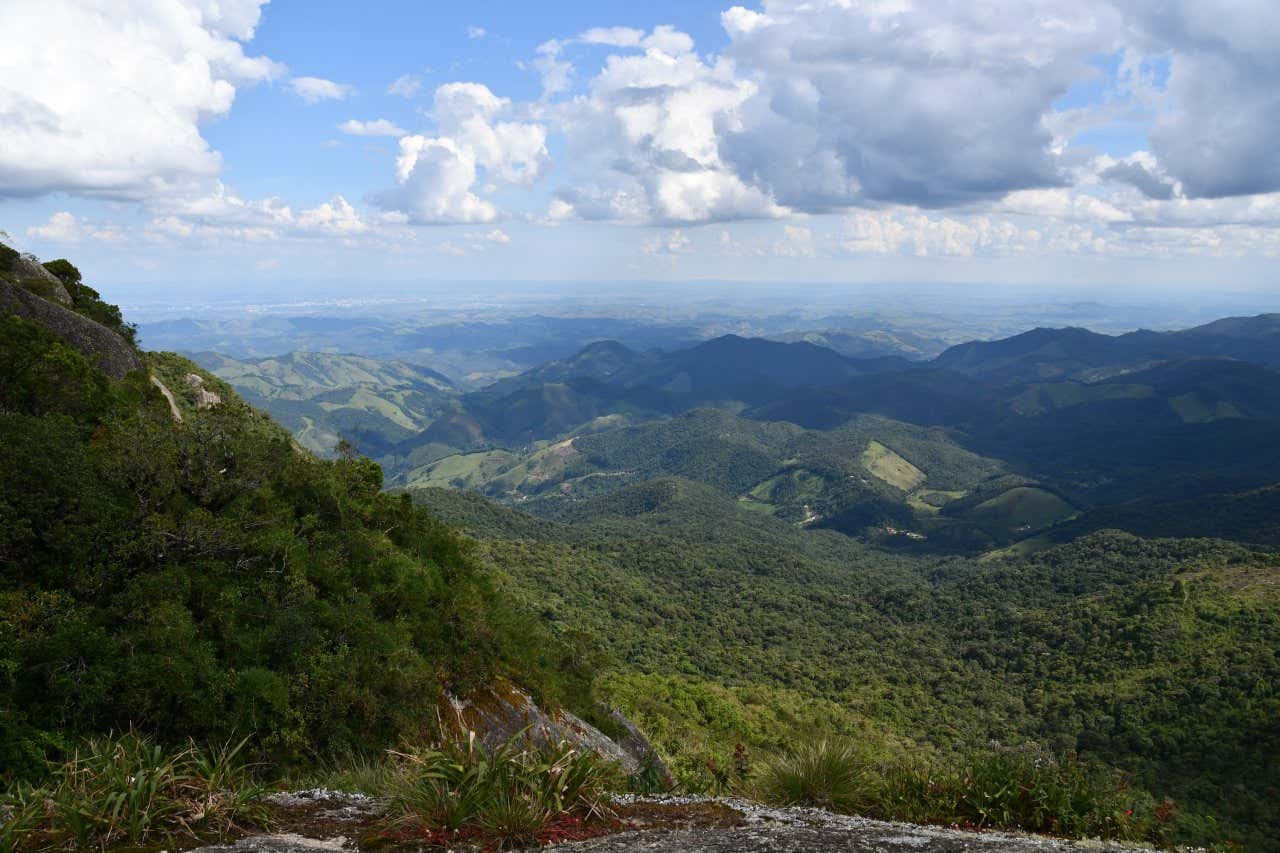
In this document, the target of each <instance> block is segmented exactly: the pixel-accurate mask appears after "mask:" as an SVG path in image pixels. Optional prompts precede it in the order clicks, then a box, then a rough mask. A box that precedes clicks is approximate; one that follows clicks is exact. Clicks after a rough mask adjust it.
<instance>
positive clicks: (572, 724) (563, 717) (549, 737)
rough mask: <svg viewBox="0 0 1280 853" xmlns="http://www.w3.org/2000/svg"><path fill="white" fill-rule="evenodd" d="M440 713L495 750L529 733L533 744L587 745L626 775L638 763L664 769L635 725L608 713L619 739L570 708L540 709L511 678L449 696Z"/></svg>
mask: <svg viewBox="0 0 1280 853" xmlns="http://www.w3.org/2000/svg"><path fill="white" fill-rule="evenodd" d="M445 701H446V702H447V704H448V707H447V709H445V713H444V714H443V715H442V716H443V717H444V718H445V719H447V720H449V721H450V722H452V723H453V724H454V726H455V727H456V728H457V729H458V730H459V732H460V733H461V732H467V731H472V732H475V733H476V736H477V737H479V739H480V741H481V743H483V744H484V745H485V746H486V747H488V748H489V749H494V748H497V747H499V746H501V745H503V744H505V743H506V742H508V741H509V740H511V739H512V738H514V737H517V736H523V737H528V738H529V739H530V740H532V741H533V742H534V743H537V744H547V743H558V742H560V741H568V742H569V743H571V744H573V745H574V746H576V747H578V748H580V749H589V750H591V751H593V752H595V753H597V754H598V755H600V756H601V757H603V758H605V759H606V760H609V761H616V762H618V763H619V764H620V765H622V769H623V771H624V772H626V773H628V774H635V773H638V772H639V771H640V770H641V768H642V767H644V766H646V765H649V766H652V765H653V763H654V762H657V764H658V772H659V773H661V774H666V773H667V769H666V767H665V766H663V765H662V763H661V759H659V758H658V756H657V753H656V752H654V749H653V746H652V745H650V743H649V741H648V740H647V739H646V738H645V736H644V734H643V733H642V732H641V731H640V729H639V728H637V727H636V725H635V724H634V723H632V722H631V721H630V720H628V719H627V718H626V717H624V716H622V715H621V714H619V713H618V712H616V711H612V712H609V714H610V717H611V718H612V719H613V721H614V722H615V723H616V724H617V726H618V728H619V730H620V731H622V732H623V733H624V734H623V735H622V736H621V737H619V738H618V739H617V740H614V739H613V738H610V737H609V736H608V735H606V734H605V733H604V732H602V731H600V730H599V729H597V728H596V727H595V726H593V725H591V724H590V723H588V722H587V721H586V720H583V719H582V718H581V717H578V716H577V715H575V714H572V713H570V712H569V711H566V710H563V709H560V710H556V711H551V712H547V711H544V710H543V709H541V708H539V707H538V705H537V703H536V702H534V701H533V697H531V696H530V695H529V694H528V693H526V692H524V691H523V690H521V689H520V688H518V687H516V686H515V685H513V684H510V683H509V682H498V683H497V684H494V685H493V686H491V687H486V688H483V689H481V690H477V691H475V692H473V693H471V694H469V695H468V696H467V697H466V698H462V699H459V698H457V697H454V696H448V697H446V700H445Z"/></svg>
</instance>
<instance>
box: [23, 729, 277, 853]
mask: <svg viewBox="0 0 1280 853" xmlns="http://www.w3.org/2000/svg"><path fill="white" fill-rule="evenodd" d="M246 743H247V740H243V741H240V742H239V743H233V742H227V743H226V744H223V745H222V746H220V747H215V748H213V749H202V748H200V747H198V746H196V745H195V744H194V743H192V744H189V745H188V746H187V747H185V748H183V749H180V750H176V751H175V750H165V749H164V748H162V747H161V746H159V745H157V744H155V743H153V742H152V741H151V740H149V739H148V738H145V737H142V736H140V735H137V734H133V733H129V734H125V735H121V736H118V737H102V738H93V739H90V740H87V741H85V743H84V744H83V746H81V747H80V748H78V749H77V750H76V751H75V752H74V753H73V754H72V756H71V757H70V758H68V759H67V760H66V761H64V762H62V763H61V764H56V765H54V766H52V767H51V768H50V775H49V782H48V783H47V784H46V785H44V786H43V787H30V786H26V787H20V788H16V789H14V790H13V791H10V792H9V793H7V794H6V795H5V796H4V797H3V799H0V853H15V851H25V850H43V849H59V848H64V847H71V848H74V849H89V848H94V847H96V848H99V849H102V848H105V847H108V846H110V845H113V844H120V843H129V844H143V843H148V842H151V841H154V840H157V839H171V838H178V837H188V838H201V837H210V836H213V837H224V836H225V835H226V834H228V833H229V832H231V831H232V830H234V829H236V828H237V827H239V826H240V825H242V824H260V823H262V822H264V820H265V817H266V815H265V811H264V807H263V806H262V805H261V803H260V799H261V796H262V794H263V793H264V790H263V789H262V788H260V787H258V785H257V784H256V783H255V782H254V781H253V779H252V777H251V774H250V766H249V765H248V764H246V763H245V762H244V761H243V759H242V757H241V754H242V752H243V750H244V747H245V744H246Z"/></svg>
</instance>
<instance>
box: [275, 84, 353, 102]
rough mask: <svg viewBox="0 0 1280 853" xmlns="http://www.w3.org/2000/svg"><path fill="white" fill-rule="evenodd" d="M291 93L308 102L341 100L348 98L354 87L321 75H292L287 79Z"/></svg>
mask: <svg viewBox="0 0 1280 853" xmlns="http://www.w3.org/2000/svg"><path fill="white" fill-rule="evenodd" d="M289 88H290V89H292V90H293V93H294V94H295V95H297V96H298V97H299V98H302V100H304V101H306V102H307V103H308V104H318V103H319V102H321V101H343V100H346V99H347V98H349V97H350V96H351V95H352V93H354V92H355V89H354V88H353V87H351V86H348V85H346V84H345V83H335V82H333V81H332V80H326V79H324V78H323V77H294V78H293V79H291V80H290V81H289Z"/></svg>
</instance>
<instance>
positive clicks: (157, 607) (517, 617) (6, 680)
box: [0, 317, 593, 780]
mask: <svg viewBox="0 0 1280 853" xmlns="http://www.w3.org/2000/svg"><path fill="white" fill-rule="evenodd" d="M149 360H150V364H151V368H152V370H153V371H154V372H156V373H157V374H158V375H159V376H161V377H162V378H163V379H164V380H165V381H166V382H167V383H168V384H169V386H170V388H172V389H174V391H175V393H177V394H178V395H179V397H180V400H179V402H180V405H181V406H182V407H183V408H184V410H185V422H184V423H182V424H175V423H174V422H173V420H172V418H171V416H170V414H169V410H168V406H167V404H166V403H165V402H164V400H163V398H162V397H161V396H160V395H159V393H158V392H157V391H156V390H155V389H153V388H151V387H150V385H149V384H148V381H147V377H146V375H145V374H141V373H137V374H132V375H130V376H129V377H127V378H126V379H124V380H122V381H120V382H110V381H109V380H107V379H105V378H104V377H103V376H102V375H101V374H99V373H97V372H96V371H94V370H93V369H92V368H91V367H90V366H89V365H88V363H87V362H86V361H85V360H84V359H83V358H82V357H81V356H80V355H79V354H77V353H76V352H74V351H72V350H70V349H69V348H67V347H65V346H63V345H62V344H60V343H59V342H58V341H57V340H56V339H54V338H53V337H52V336H50V335H49V334H48V333H46V332H45V331H44V330H43V329H41V328H39V327H37V326H34V325H32V324H30V323H27V322H24V321H22V320H18V319H16V318H13V317H0V447H3V449H4V461H3V465H0V563H2V564H3V565H4V571H3V574H0V775H2V776H3V777H6V778H7V779H9V780H12V779H16V778H20V777H30V778H35V777H39V776H40V775H41V773H42V772H43V768H44V767H45V760H46V759H47V758H49V757H58V756H65V755H67V754H69V752H70V750H71V749H72V748H73V744H74V743H75V740H76V738H78V737H79V736H82V735H92V734H97V733H102V732H106V731H109V730H112V729H115V730H124V729H128V728H130V727H137V728H138V729H139V730H141V731H145V732H147V733H149V734H152V735H155V736H156V737H159V738H160V739H162V740H163V741H166V742H178V741H182V740H184V739H186V738H188V737H196V738H198V739H202V740H203V739H225V738H226V737H228V736H230V734H231V733H232V732H237V731H238V732H258V733H260V734H261V735H262V739H261V741H260V742H259V743H258V744H256V747H257V748H260V749H262V750H264V751H265V752H266V754H269V755H270V756H272V757H274V758H276V759H282V760H288V761H299V760H311V759H313V758H314V757H315V756H317V755H325V754H330V753H334V752H341V751H364V750H378V749H381V748H383V747H386V746H389V745H392V744H394V743H397V742H398V741H399V739H400V738H401V737H403V736H406V735H411V736H415V737H416V736H420V735H421V733H422V732H423V731H424V730H429V729H430V728H431V727H433V726H434V723H435V712H436V701H437V697H438V696H439V694H440V691H441V689H442V688H448V689H453V690H457V691H465V690H466V689H468V688H470V687H472V686H476V685H479V684H481V683H484V682H486V681H488V680H489V679H490V678H492V677H493V676H495V675H513V676H517V677H518V678H519V680H520V681H521V683H522V684H524V685H525V686H527V687H529V688H530V689H532V690H534V692H535V694H536V695H538V696H539V698H542V699H551V700H555V699H557V698H567V699H570V700H578V706H579V707H590V706H591V705H592V704H593V703H592V702H591V701H590V698H589V690H590V687H589V683H590V682H589V677H588V676H587V675H586V674H584V673H583V672H581V670H580V668H579V669H575V667H577V666H578V661H579V655H578V649H577V648H576V647H574V646H573V645H571V644H569V643H567V642H562V641H560V640H558V639H556V638H554V637H551V636H549V635H546V634H545V632H544V629H543V628H542V626H541V625H540V624H538V622H537V621H536V620H535V619H533V618H532V617H530V616H527V615H525V614H524V612H522V611H520V610H517V609H516V608H514V607H511V606H510V605H508V604H507V603H506V599H505V598H503V597H502V596H499V595H497V594H495V592H494V590H493V589H492V588H491V586H490V584H489V582H488V580H487V579H486V577H485V575H484V574H483V573H482V572H481V571H480V569H479V568H478V566H477V564H476V563H475V562H474V560H473V559H472V558H471V556H470V555H469V554H468V551H469V546H468V545H467V544H466V543H465V542H464V540H462V539H460V538H459V537H458V536H457V535H455V534H454V533H453V532H452V531H451V530H449V529H448V528H446V527H445V526H443V525H441V524H439V523H437V522H436V521H434V520H433V519H431V518H430V517H429V516H428V515H427V514H426V513H425V512H423V511H422V510H420V509H417V508H415V507H414V506H413V505H412V503H411V502H410V501H409V499H408V498H404V497H392V496H389V495H386V494H383V493H381V492H380V488H381V485H382V481H381V473H380V471H379V469H378V467H377V465H375V464H374V463H372V462H369V461H367V460H362V459H355V458H348V459H340V460H336V461H331V462H328V461H319V460H317V459H315V458H314V457H312V456H310V455H309V454H306V453H304V452H300V451H298V450H296V449H295V448H294V446H293V444H292V442H291V440H290V439H289V436H288V435H287V433H285V432H284V431H283V430H281V429H279V428H278V427H276V426H275V425H274V424H272V423H271V422H269V421H267V420H266V419H264V418H262V417H261V416H260V415H258V414H257V413H255V412H253V411H252V410H251V409H249V408H248V407H247V406H245V405H244V404H243V403H241V402H240V401H239V400H238V399H237V398H235V397H234V395H233V394H232V392H231V391H230V390H229V389H228V388H226V387H225V386H224V385H222V384H221V383H219V382H218V381H217V380H215V379H213V378H212V377H206V381H207V383H208V384H209V387H213V388H216V389H217V390H218V391H219V393H221V394H222V395H223V399H224V403H223V404H222V405H219V406H216V407H214V408H211V409H208V410H204V411H197V410H196V409H195V408H194V406H191V405H190V404H189V402H188V401H187V400H186V398H185V397H184V396H183V395H184V394H186V393H188V389H187V388H186V386H185V384H184V383H183V380H182V377H183V376H184V375H185V374H186V373H188V372H198V369H197V368H195V366H194V365H191V364H190V363H189V362H186V361H184V360H183V359H180V358H177V357H176V356H149ZM531 638H537V639H531Z"/></svg>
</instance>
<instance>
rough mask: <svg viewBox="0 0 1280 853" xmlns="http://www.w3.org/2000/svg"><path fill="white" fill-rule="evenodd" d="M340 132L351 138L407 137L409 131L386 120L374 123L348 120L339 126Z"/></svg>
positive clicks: (376, 120)
mask: <svg viewBox="0 0 1280 853" xmlns="http://www.w3.org/2000/svg"><path fill="white" fill-rule="evenodd" d="M338 130H340V131H342V132H343V133H345V134H348V135H350V136H406V135H407V134H408V131H405V130H402V129H401V128H400V127H399V126H398V125H396V124H395V123H394V122H392V121H389V120H388V119H385V118H378V119H373V120H372V121H358V120H356V119H347V120H346V121H344V122H343V123H342V124H340V125H338Z"/></svg>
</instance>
